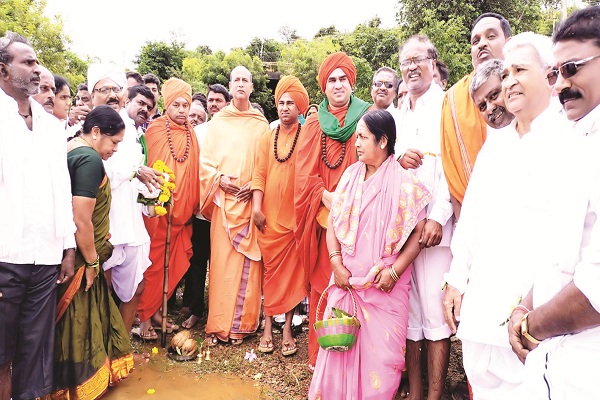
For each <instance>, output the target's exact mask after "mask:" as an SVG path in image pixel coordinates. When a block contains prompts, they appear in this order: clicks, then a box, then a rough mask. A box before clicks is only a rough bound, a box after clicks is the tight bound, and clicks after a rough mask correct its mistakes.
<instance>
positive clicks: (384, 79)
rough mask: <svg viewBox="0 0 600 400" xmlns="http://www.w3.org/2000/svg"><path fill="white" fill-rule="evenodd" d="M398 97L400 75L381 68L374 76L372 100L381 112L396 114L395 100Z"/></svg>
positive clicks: (389, 69) (388, 68) (391, 69)
mask: <svg viewBox="0 0 600 400" xmlns="http://www.w3.org/2000/svg"><path fill="white" fill-rule="evenodd" d="M397 96H398V73H397V72H396V71H395V70H394V69H393V68H390V67H381V68H379V69H378V70H377V71H376V72H375V75H373V84H372V85H371V98H373V105H374V106H375V107H377V108H378V109H380V110H388V111H389V112H391V113H392V115H393V114H394V112H395V109H396V107H395V106H394V100H395V99H396V97H397Z"/></svg>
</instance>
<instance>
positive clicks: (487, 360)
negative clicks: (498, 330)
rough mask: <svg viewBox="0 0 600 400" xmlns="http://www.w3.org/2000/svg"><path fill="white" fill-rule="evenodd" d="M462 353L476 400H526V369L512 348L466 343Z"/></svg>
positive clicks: (467, 341) (464, 341)
mask: <svg viewBox="0 0 600 400" xmlns="http://www.w3.org/2000/svg"><path fill="white" fill-rule="evenodd" d="M507 336H508V332H507ZM462 350H463V365H464V367H465V373H466V374H467V379H468V380H469V384H470V385H471V387H472V389H473V399H474V400H506V399H524V397H523V395H522V393H523V375H524V372H525V366H524V365H523V364H522V363H521V361H519V359H518V358H517V356H516V354H515V353H513V351H512V349H511V348H510V347H503V346H494V345H491V344H483V343H477V342H471V341H469V340H463V341H462Z"/></svg>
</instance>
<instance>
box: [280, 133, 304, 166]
mask: <svg viewBox="0 0 600 400" xmlns="http://www.w3.org/2000/svg"><path fill="white" fill-rule="evenodd" d="M280 126H281V125H277V130H276V131H275V143H274V146H273V153H274V154H275V159H276V160H277V161H279V162H280V163H284V162H286V161H287V160H289V159H290V157H291V156H292V153H294V149H295V148H296V142H297V141H298V136H299V135H300V128H302V126H301V125H300V124H298V130H297V131H296V136H294V141H293V142H292V148H291V149H290V152H289V153H288V155H287V156H285V158H279V153H278V152H277V141H278V138H279V127H280Z"/></svg>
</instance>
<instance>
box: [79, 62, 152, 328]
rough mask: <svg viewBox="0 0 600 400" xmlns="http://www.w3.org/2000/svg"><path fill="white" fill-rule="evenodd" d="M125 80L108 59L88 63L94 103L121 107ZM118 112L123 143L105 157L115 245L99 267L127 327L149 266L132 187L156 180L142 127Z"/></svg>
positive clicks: (135, 191)
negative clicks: (148, 163) (148, 162)
mask: <svg viewBox="0 0 600 400" xmlns="http://www.w3.org/2000/svg"><path fill="white" fill-rule="evenodd" d="M126 82H127V80H126V78H125V72H124V71H123V70H122V69H118V68H117V67H116V66H115V65H113V64H93V65H90V67H89V69H88V84H89V86H88V87H89V88H90V92H91V96H92V104H93V106H94V107H97V106H100V105H108V106H111V107H112V108H114V109H115V110H117V111H121V109H122V106H123V93H124V91H123V88H124V86H125V84H126ZM146 94H151V93H146ZM142 97H144V96H142ZM120 115H121V117H122V118H123V120H124V121H126V129H125V136H124V138H123V142H121V143H120V144H119V150H118V151H117V152H116V153H115V154H114V156H113V157H111V158H109V159H108V160H106V161H104V168H105V170H106V175H107V176H108V178H109V180H110V185H111V194H112V200H111V207H110V234H111V238H110V242H111V244H112V245H113V246H114V250H113V254H112V256H111V257H110V258H109V259H108V260H107V261H106V262H105V263H104V265H103V266H102V267H103V269H104V271H105V272H106V275H107V280H108V281H109V282H110V283H111V285H112V288H113V290H114V291H115V293H116V294H117V296H118V297H119V299H120V300H121V301H122V303H121V304H120V306H119V311H120V312H121V316H122V317H123V321H124V322H125V326H126V328H127V329H131V326H132V324H133V319H134V316H135V310H136V308H137V300H138V299H139V296H140V295H141V292H142V291H143V282H142V279H143V274H144V271H145V269H146V268H148V266H149V265H150V258H149V253H150V237H149V236H148V232H147V231H146V227H145V226H144V221H143V219H142V206H141V204H139V203H137V195H138V189H137V187H138V186H139V182H142V183H144V184H146V185H150V184H153V185H154V186H155V187H157V188H158V184H157V183H156V182H155V180H156V179H157V177H158V176H159V175H160V173H157V172H156V171H154V170H153V169H152V168H148V167H147V166H145V165H144V159H145V157H144V150H143V147H142V144H141V143H142V142H143V139H142V135H141V132H138V131H137V129H136V128H137V127H136V126H135V124H134V121H132V120H131V118H130V117H129V116H128V114H127V112H126V111H125V110H123V112H121V113H120Z"/></svg>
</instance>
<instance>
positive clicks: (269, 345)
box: [258, 339, 274, 354]
mask: <svg viewBox="0 0 600 400" xmlns="http://www.w3.org/2000/svg"><path fill="white" fill-rule="evenodd" d="M273 350H274V348H273V340H272V339H267V341H266V344H263V342H262V341H261V342H260V343H259V344H258V351H260V352H261V353H265V354H268V353H272V352H273Z"/></svg>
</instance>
